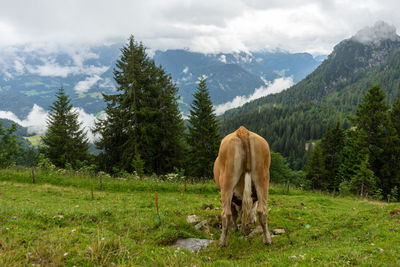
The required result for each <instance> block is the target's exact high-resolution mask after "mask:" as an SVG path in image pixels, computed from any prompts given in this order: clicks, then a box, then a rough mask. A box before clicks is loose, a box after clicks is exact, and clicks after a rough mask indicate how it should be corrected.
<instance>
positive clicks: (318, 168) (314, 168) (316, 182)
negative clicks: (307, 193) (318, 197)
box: [306, 144, 328, 190]
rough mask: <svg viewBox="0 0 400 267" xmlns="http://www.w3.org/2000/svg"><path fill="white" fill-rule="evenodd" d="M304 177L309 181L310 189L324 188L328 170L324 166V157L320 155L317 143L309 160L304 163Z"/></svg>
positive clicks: (319, 147) (319, 146) (320, 151)
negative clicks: (305, 173)
mask: <svg viewBox="0 0 400 267" xmlns="http://www.w3.org/2000/svg"><path fill="white" fill-rule="evenodd" d="M306 172H307V175H306V178H307V180H309V181H310V182H311V186H312V189H313V190H314V189H326V188H327V186H328V184H327V182H326V177H327V175H328V172H327V170H326V168H325V159H324V157H323V155H322V149H321V145H320V144H317V145H316V146H315V147H314V151H313V153H312V155H311V158H310V160H309V161H308V162H307V165H306Z"/></svg>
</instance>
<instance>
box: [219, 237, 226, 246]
mask: <svg viewBox="0 0 400 267" xmlns="http://www.w3.org/2000/svg"><path fill="white" fill-rule="evenodd" d="M219 246H220V247H226V238H220V239H219Z"/></svg>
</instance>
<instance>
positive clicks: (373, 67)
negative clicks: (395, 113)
mask: <svg viewBox="0 0 400 267" xmlns="http://www.w3.org/2000/svg"><path fill="white" fill-rule="evenodd" d="M379 30H381V31H384V32H385V34H380V35H379V34H377V31H379ZM368 33H370V34H371V35H373V36H372V37H368V36H366V35H367V34H368ZM373 37H374V38H375V39H373ZM376 83H380V84H381V87H382V89H383V90H384V91H385V92H386V94H387V101H388V103H392V102H393V101H394V100H395V98H396V97H400V36H398V35H397V34H396V33H395V30H393V27H392V26H390V25H387V24H386V23H384V22H377V23H376V24H375V25H374V27H372V28H369V27H367V28H365V29H362V30H360V31H359V32H358V33H357V34H356V35H354V36H353V37H351V38H349V39H346V40H343V41H342V42H340V43H339V44H337V45H336V46H335V47H334V49H333V52H332V53H331V54H330V55H329V56H328V57H327V59H326V60H325V61H324V62H323V63H322V64H321V65H319V66H318V68H316V70H315V71H313V72H312V73H310V74H309V75H308V76H307V77H306V78H305V79H303V80H302V81H300V82H298V83H297V84H295V85H294V86H292V87H291V88H289V89H287V90H285V91H283V92H281V93H278V94H274V95H269V96H266V97H263V98H260V99H257V100H255V101H253V102H251V103H248V104H246V105H245V106H243V107H240V108H238V109H237V110H232V111H229V113H231V114H236V113H242V112H247V111H249V110H256V109H259V107H260V106H265V105H267V106H270V105H293V104H299V103H307V102H312V103H321V104H326V105H328V106H331V107H333V108H335V109H338V110H340V111H344V112H352V111H354V109H355V108H356V106H357V104H358V103H359V102H360V101H361V98H362V95H363V94H364V93H365V92H366V91H367V89H368V88H369V87H370V86H372V85H373V84H376Z"/></svg>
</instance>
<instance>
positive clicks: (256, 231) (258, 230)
mask: <svg viewBox="0 0 400 267" xmlns="http://www.w3.org/2000/svg"><path fill="white" fill-rule="evenodd" d="M262 232H263V229H262V227H261V225H258V226H257V227H256V228H254V230H253V231H251V233H250V234H249V237H252V236H255V235H257V234H259V233H262Z"/></svg>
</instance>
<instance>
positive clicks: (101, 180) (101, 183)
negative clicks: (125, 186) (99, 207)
mask: <svg viewBox="0 0 400 267" xmlns="http://www.w3.org/2000/svg"><path fill="white" fill-rule="evenodd" d="M99 179H100V191H103V178H102V175H101V174H100V175H99Z"/></svg>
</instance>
